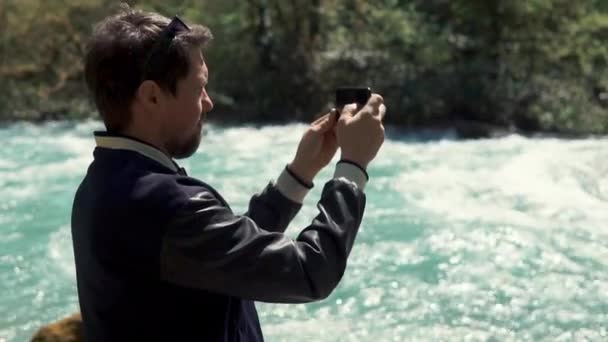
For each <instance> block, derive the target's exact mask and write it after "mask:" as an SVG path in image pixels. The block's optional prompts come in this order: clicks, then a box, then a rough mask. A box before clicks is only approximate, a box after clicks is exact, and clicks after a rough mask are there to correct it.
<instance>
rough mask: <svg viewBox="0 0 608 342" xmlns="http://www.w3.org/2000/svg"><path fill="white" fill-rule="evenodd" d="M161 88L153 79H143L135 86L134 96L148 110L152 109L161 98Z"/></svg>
mask: <svg viewBox="0 0 608 342" xmlns="http://www.w3.org/2000/svg"><path fill="white" fill-rule="evenodd" d="M162 95H163V94H162V89H161V88H160V87H159V86H158V84H157V83H156V82H154V81H150V80H146V81H143V82H142V83H141V84H140V85H139V87H138V88H137V92H136V94H135V96H136V97H137V100H138V102H139V103H140V104H141V105H142V106H144V108H146V109H147V110H148V111H154V110H155V109H156V108H157V107H158V105H159V104H160V102H161V100H162Z"/></svg>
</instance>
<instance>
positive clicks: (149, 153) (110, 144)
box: [95, 132, 179, 172]
mask: <svg viewBox="0 0 608 342" xmlns="http://www.w3.org/2000/svg"><path fill="white" fill-rule="evenodd" d="M95 142H96V143H97V146H98V147H103V148H109V149H114V150H129V151H134V152H137V153H139V154H141V155H143V156H146V157H148V158H150V159H152V160H155V161H156V162H158V163H160V164H162V165H164V166H166V167H168V168H169V169H171V170H173V171H174V172H179V170H178V167H177V165H176V164H175V162H173V160H172V159H171V158H169V157H168V156H167V155H166V154H164V153H163V152H161V151H160V150H159V149H157V148H156V147H153V146H152V145H148V144H146V143H143V142H140V141H137V140H135V139H132V138H129V137H125V136H118V135H111V134H109V133H105V132H96V133H95Z"/></svg>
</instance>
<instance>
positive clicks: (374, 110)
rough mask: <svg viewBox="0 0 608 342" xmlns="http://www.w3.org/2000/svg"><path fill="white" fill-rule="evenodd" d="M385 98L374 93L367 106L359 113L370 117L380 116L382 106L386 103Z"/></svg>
mask: <svg viewBox="0 0 608 342" xmlns="http://www.w3.org/2000/svg"><path fill="white" fill-rule="evenodd" d="M383 103H384V99H383V98H382V96H380V95H379V94H372V96H371V97H370V99H369V100H368V101H367V103H366V104H365V106H363V108H361V110H360V111H359V112H358V113H357V115H359V116H366V117H368V118H372V117H379V112H380V107H381V106H383V105H384V104H383Z"/></svg>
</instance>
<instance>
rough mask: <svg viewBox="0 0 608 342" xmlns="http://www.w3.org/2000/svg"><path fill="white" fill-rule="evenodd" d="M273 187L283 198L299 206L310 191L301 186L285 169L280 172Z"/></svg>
mask: <svg viewBox="0 0 608 342" xmlns="http://www.w3.org/2000/svg"><path fill="white" fill-rule="evenodd" d="M275 187H276V188H277V190H279V191H280V192H281V193H282V194H283V196H285V197H287V198H289V199H290V200H292V201H294V202H296V203H299V204H302V203H304V197H306V195H307V194H308V192H309V191H310V189H309V188H307V187H305V186H304V185H302V183H300V181H299V180H298V179H296V178H294V177H293V176H292V175H291V173H290V172H289V171H288V170H287V168H285V169H283V172H281V175H280V176H279V178H278V179H277V182H276V184H275Z"/></svg>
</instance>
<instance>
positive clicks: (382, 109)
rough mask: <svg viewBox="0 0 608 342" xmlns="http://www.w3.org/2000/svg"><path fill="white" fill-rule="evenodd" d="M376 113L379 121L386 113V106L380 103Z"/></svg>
mask: <svg viewBox="0 0 608 342" xmlns="http://www.w3.org/2000/svg"><path fill="white" fill-rule="evenodd" d="M376 115H377V117H378V118H379V119H380V121H382V120H384V116H385V115H386V106H385V105H384V104H381V105H380V108H378V112H377V114H376Z"/></svg>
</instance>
